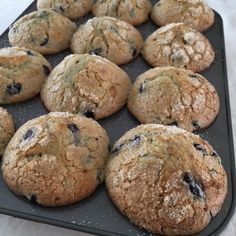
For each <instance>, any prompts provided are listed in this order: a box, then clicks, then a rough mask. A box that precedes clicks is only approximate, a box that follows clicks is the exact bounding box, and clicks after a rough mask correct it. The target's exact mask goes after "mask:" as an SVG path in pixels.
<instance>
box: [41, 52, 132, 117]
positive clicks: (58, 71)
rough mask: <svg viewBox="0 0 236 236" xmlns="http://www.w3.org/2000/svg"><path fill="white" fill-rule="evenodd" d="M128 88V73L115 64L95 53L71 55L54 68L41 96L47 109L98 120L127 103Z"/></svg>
mask: <svg viewBox="0 0 236 236" xmlns="http://www.w3.org/2000/svg"><path fill="white" fill-rule="evenodd" d="M130 87H131V81H130V79H129V76H128V75H127V74H126V73H125V72H124V71H123V70H122V69H120V68H119V67H118V66H117V65H115V64H114V63H112V62H110V61H108V60H107V59H105V58H102V57H100V56H96V55H88V54H81V55H77V54H74V55H70V56H67V57H66V58H65V59H64V60H63V61H62V62H61V63H60V64H59V65H58V66H56V67H55V69H54V70H53V71H52V73H51V74H50V76H49V77H48V79H47V80H46V82H45V84H44V85H43V87H42V91H41V98H42V101H43V103H44V104H45V106H46V107H47V108H48V109H49V110H50V111H68V112H71V113H79V114H82V115H85V116H87V117H91V118H94V119H101V118H104V117H107V116H109V115H111V114H113V113H115V112H116V111H118V110H119V109H120V108H121V107H122V106H123V105H124V104H125V103H126V101H127V96H128V92H129V88H130Z"/></svg>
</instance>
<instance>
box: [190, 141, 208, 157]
mask: <svg viewBox="0 0 236 236" xmlns="http://www.w3.org/2000/svg"><path fill="white" fill-rule="evenodd" d="M193 146H194V147H195V148H196V149H197V150H198V151H200V152H202V153H203V155H204V156H206V155H208V153H207V150H206V148H205V147H203V146H202V145H201V144H198V143H194V144H193Z"/></svg>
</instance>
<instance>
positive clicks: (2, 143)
mask: <svg viewBox="0 0 236 236" xmlns="http://www.w3.org/2000/svg"><path fill="white" fill-rule="evenodd" d="M14 132H15V127H14V123H13V120H12V116H11V115H10V114H9V113H8V112H7V110H5V109H3V108H2V107H0V157H1V156H2V154H3V153H4V150H5V148H6V146H7V144H8V143H9V141H10V139H11V138H12V136H13V134H14Z"/></svg>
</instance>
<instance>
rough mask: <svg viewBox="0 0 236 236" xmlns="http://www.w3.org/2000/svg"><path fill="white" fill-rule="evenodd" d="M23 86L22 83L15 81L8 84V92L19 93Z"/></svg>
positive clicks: (10, 93)
mask: <svg viewBox="0 0 236 236" xmlns="http://www.w3.org/2000/svg"><path fill="white" fill-rule="evenodd" d="M21 88H22V85H21V84H20V83H15V82H13V84H9V85H7V89H6V92H7V93H8V94H9V95H15V94H19V93H20V91H21Z"/></svg>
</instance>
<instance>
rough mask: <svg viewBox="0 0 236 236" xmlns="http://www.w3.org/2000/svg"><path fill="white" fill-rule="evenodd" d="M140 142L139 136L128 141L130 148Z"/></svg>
mask: <svg viewBox="0 0 236 236" xmlns="http://www.w3.org/2000/svg"><path fill="white" fill-rule="evenodd" d="M140 141H141V137H140V136H139V135H135V136H134V138H132V139H130V140H129V142H130V143H131V145H132V146H134V145H138V144H139V143H140Z"/></svg>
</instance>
